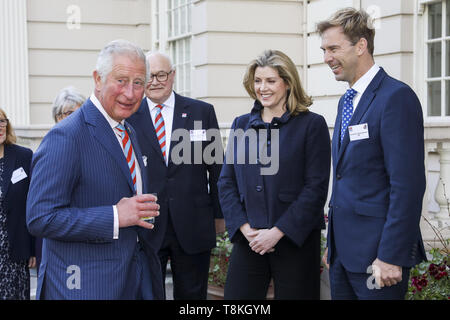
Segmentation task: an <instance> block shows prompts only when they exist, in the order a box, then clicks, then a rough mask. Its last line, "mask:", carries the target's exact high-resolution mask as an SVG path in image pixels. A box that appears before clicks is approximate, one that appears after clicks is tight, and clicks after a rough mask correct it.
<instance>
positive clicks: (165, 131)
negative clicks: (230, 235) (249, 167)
mask: <svg viewBox="0 0 450 320" xmlns="http://www.w3.org/2000/svg"><path fill="white" fill-rule="evenodd" d="M147 60H148V63H149V66H150V79H149V82H148V83H147V85H146V89H145V95H146V97H145V98H144V99H143V100H142V103H141V106H140V108H139V110H138V111H137V112H136V113H135V114H134V115H133V116H132V117H130V118H129V119H128V121H129V122H130V123H131V125H132V126H133V127H134V128H135V130H136V133H137V137H138V141H139V145H140V146H141V149H142V156H143V159H144V163H146V165H147V167H148V168H149V178H148V180H149V181H148V185H149V188H150V192H155V193H157V195H158V204H159V205H160V210H159V211H160V216H159V217H157V218H156V221H155V228H154V229H153V230H151V231H149V232H147V237H146V239H145V240H144V242H145V245H146V246H147V247H149V248H155V249H157V250H158V254H159V258H160V260H161V266H162V272H163V279H165V274H166V267H167V262H168V260H169V259H170V266H171V269H172V275H173V286H174V291H173V296H174V299H175V300H187V299H197V300H201V299H206V291H207V285H208V271H209V259H210V253H211V249H212V248H214V247H215V245H216V230H215V229H216V227H215V226H216V225H217V229H220V230H218V231H223V229H224V227H223V215H222V212H221V210H220V206H219V201H218V195H217V179H218V177H219V174H220V170H221V164H220V163H216V162H214V163H212V164H211V162H210V161H205V159H204V157H203V156H202V155H203V151H204V149H205V148H206V147H207V146H208V145H210V144H211V143H214V139H211V141H209V139H210V138H208V137H207V135H206V132H207V130H208V129H217V130H218V128H219V126H218V123H217V118H216V114H215V111H214V107H213V106H212V105H210V104H208V103H205V102H203V101H199V100H194V99H191V98H187V97H183V96H180V95H178V94H176V93H175V92H174V91H173V84H174V79H175V69H174V68H173V66H172V63H171V61H170V58H169V57H168V56H167V55H165V54H162V53H159V52H154V53H149V54H147ZM194 122H195V126H194ZM199 124H201V127H199ZM177 129H182V130H186V131H185V132H187V133H188V134H186V135H184V136H185V137H189V139H190V141H189V143H188V145H190V147H191V148H190V150H183V152H188V151H189V152H190V156H188V158H189V159H190V161H182V162H181V163H179V161H172V160H174V159H175V157H176V156H180V154H178V153H177V152H176V150H175V151H174V155H173V156H172V154H171V151H172V150H173V149H174V147H175V145H176V144H178V143H181V142H182V143H183V145H186V141H183V140H184V139H183V138H181V139H179V138H177V137H175V136H178V135H176V134H172V133H174V131H175V130H177ZM172 137H173V138H174V140H172V141H171V138H172ZM177 149H178V148H177ZM196 152H197V153H198V152H201V155H200V157H199V155H198V154H197V155H196V154H195V153H196ZM221 152H222V151H221ZM186 156H187V154H184V155H182V158H183V159H186ZM221 157H222V155H221ZM199 159H201V160H199Z"/></svg>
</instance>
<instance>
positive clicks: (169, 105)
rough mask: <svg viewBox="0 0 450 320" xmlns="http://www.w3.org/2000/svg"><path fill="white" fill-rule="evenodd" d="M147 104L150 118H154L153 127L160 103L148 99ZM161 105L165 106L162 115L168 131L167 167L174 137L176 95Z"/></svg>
mask: <svg viewBox="0 0 450 320" xmlns="http://www.w3.org/2000/svg"><path fill="white" fill-rule="evenodd" d="M147 104H148V108H149V111H150V116H151V117H152V124H153V126H155V118H156V112H157V108H156V106H157V105H158V104H159V103H154V102H153V101H152V100H150V99H149V98H147ZM161 105H162V106H163V108H162V110H161V114H162V117H163V119H164V127H165V131H166V166H167V165H168V163H169V156H170V138H171V136H172V124H173V113H174V111H175V93H174V92H173V91H172V93H171V94H170V96H169V98H168V99H167V100H166V101H164V103H161ZM155 129H156V128H155Z"/></svg>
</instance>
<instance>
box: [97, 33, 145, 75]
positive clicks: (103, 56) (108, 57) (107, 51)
mask: <svg viewBox="0 0 450 320" xmlns="http://www.w3.org/2000/svg"><path fill="white" fill-rule="evenodd" d="M114 55H128V56H134V57H136V58H138V59H141V60H142V61H143V62H144V63H145V82H147V81H148V74H149V67H148V63H147V59H146V58H145V54H144V51H142V49H141V48H140V47H139V46H137V45H136V44H134V43H132V42H130V41H127V40H122V39H118V40H113V41H111V42H110V43H108V44H107V45H106V46H105V47H104V48H103V49H102V51H100V53H99V55H98V58H97V64H96V66H95V69H96V70H97V72H98V74H99V75H100V78H101V80H102V82H103V83H104V82H105V80H106V77H107V76H108V74H109V73H110V72H111V71H112V68H113V58H114Z"/></svg>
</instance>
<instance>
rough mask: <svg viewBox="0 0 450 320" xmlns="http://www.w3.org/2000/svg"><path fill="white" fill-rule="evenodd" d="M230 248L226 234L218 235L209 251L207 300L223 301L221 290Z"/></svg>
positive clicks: (230, 244) (224, 279)
mask: <svg viewBox="0 0 450 320" xmlns="http://www.w3.org/2000/svg"><path fill="white" fill-rule="evenodd" d="M232 248H233V245H232V243H231V242H230V239H229V238H228V232H227V231H225V232H222V233H218V234H217V236H216V247H215V248H214V249H212V251H211V260H210V267H209V277H208V298H209V299H212V300H217V299H223V290H224V287H225V281H226V278H227V271H228V263H229V260H230V255H231V250H232Z"/></svg>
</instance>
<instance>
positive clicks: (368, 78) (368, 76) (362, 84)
mask: <svg viewBox="0 0 450 320" xmlns="http://www.w3.org/2000/svg"><path fill="white" fill-rule="evenodd" d="M379 70H380V67H379V66H378V65H377V64H376V63H374V65H373V66H372V68H370V69H369V71H367V72H366V73H365V74H364V75H363V76H362V77H361V78H359V79H358V81H356V82H355V84H354V85H353V87H352V88H353V89H355V90H356V91H357V92H358V94H361V95H362V94H363V93H364V91H366V89H367V87H368V86H369V84H370V82H372V80H373V78H375V76H376V74H377V73H378V71H379Z"/></svg>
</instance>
